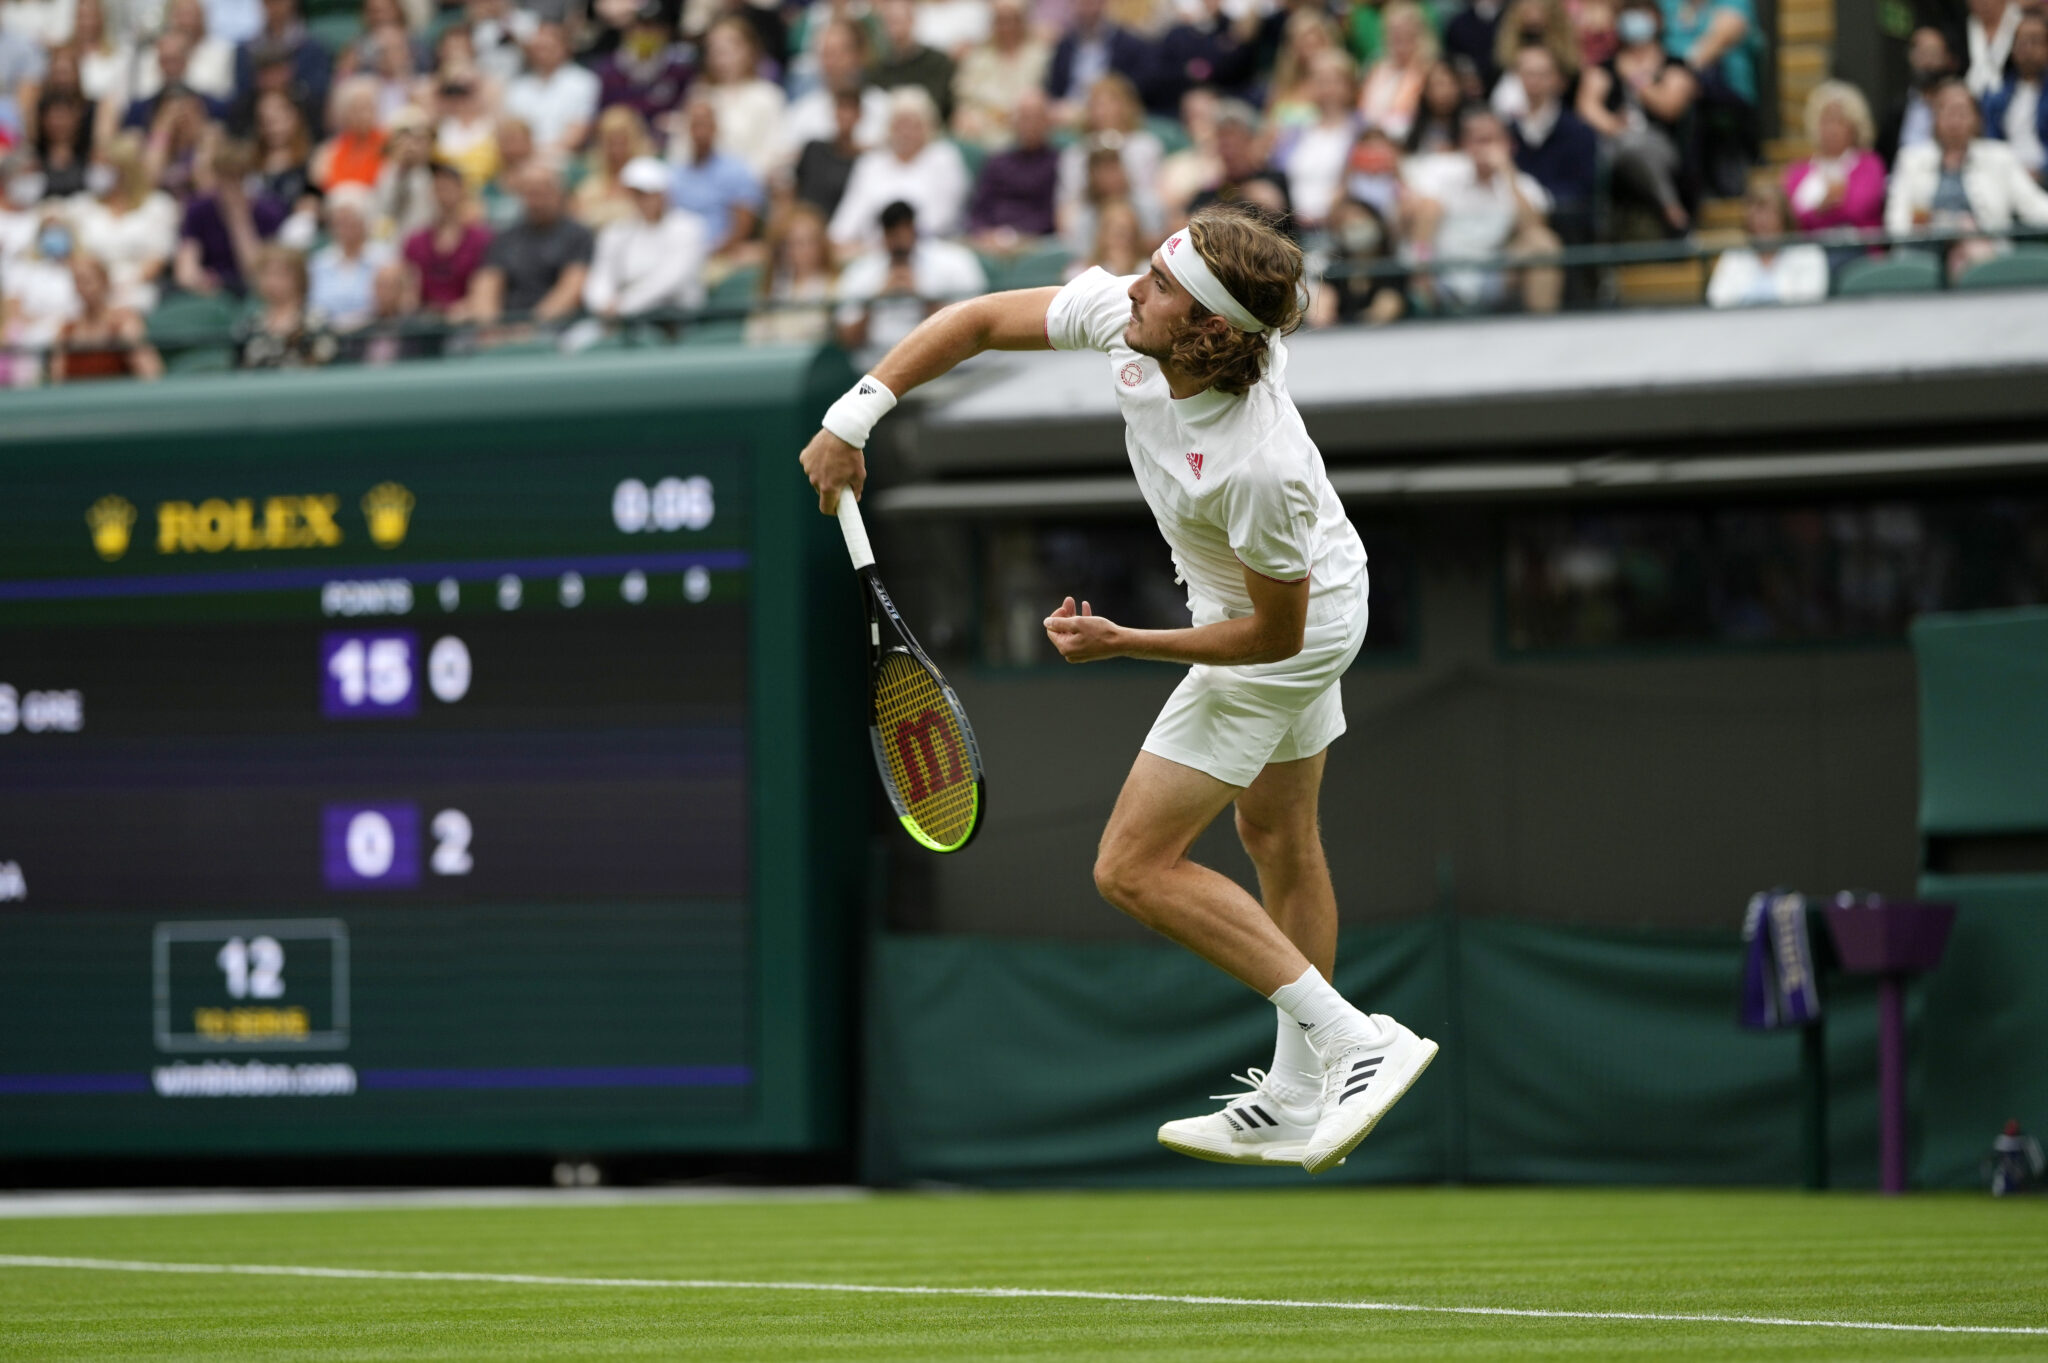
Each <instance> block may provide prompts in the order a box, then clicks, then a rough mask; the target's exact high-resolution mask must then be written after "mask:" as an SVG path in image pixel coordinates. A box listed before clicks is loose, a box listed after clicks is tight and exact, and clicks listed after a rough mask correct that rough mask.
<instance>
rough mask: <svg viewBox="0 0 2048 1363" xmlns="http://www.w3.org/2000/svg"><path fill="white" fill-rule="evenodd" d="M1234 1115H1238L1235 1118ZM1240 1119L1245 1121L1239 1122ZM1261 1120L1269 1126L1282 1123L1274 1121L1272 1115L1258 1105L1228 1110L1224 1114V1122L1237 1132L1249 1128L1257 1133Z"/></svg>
mask: <svg viewBox="0 0 2048 1363" xmlns="http://www.w3.org/2000/svg"><path fill="white" fill-rule="evenodd" d="M1233 1113H1234V1114H1236V1115H1235V1116H1233V1115H1232V1114H1233ZM1239 1118H1243V1120H1242V1121H1240V1120H1238V1119H1239ZM1261 1119H1264V1121H1265V1123H1266V1125H1267V1126H1278V1125H1280V1123H1278V1122H1276V1121H1274V1120H1273V1114H1272V1113H1270V1112H1268V1111H1266V1109H1264V1108H1262V1107H1260V1106H1259V1105H1258V1104H1257V1103H1253V1104H1251V1105H1250V1106H1249V1107H1233V1108H1228V1109H1226V1110H1225V1111H1224V1113H1223V1120H1224V1121H1226V1122H1229V1123H1230V1125H1231V1127H1232V1128H1233V1129H1234V1130H1237V1131H1243V1130H1245V1129H1247V1128H1249V1129H1251V1130H1253V1131H1257V1130H1258V1129H1259V1122H1260V1120H1261Z"/></svg>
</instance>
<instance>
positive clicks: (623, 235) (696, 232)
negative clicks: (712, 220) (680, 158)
mask: <svg viewBox="0 0 2048 1363" xmlns="http://www.w3.org/2000/svg"><path fill="white" fill-rule="evenodd" d="M619 183H620V184H622V185H624V186H625V188H626V190H627V192H628V193H630V194H631V195H632V196H633V207H634V213H633V216H632V217H630V218H623V219H620V220H619V221H617V222H614V223H612V224H611V225H609V226H608V227H606V228H605V229H604V230H603V231H601V232H599V233H598V234H597V245H596V249H595V254H594V257H593V259H592V260H591V264H590V274H589V277H588V278H587V279H586V280H585V281H584V284H583V306H584V307H585V308H586V309H588V310H589V312H590V313H591V315H592V316H594V317H597V318H600V319H602V320H603V321H607V322H616V321H619V320H622V319H626V318H633V317H640V316H644V315H645V314H647V313H650V312H658V311H662V310H665V309H671V308H693V307H696V306H698V305H699V304H701V303H702V302H703V301H704V288H703V272H704V258H705V248H706V246H707V245H708V244H709V243H707V242H706V241H705V239H704V236H705V233H704V220H703V219H702V218H700V217H698V216H697V215H696V214H695V213H691V212H688V211H687V210H685V209H681V208H671V207H669V204H668V167H667V166H666V165H664V164H662V163H661V162H660V161H657V160H655V159H654V158H653V157H652V156H642V157H639V158H637V159H635V160H633V161H631V162H629V163H628V164H627V166H626V169H625V171H624V172H623V173H622V174H621V175H620V176H619Z"/></svg>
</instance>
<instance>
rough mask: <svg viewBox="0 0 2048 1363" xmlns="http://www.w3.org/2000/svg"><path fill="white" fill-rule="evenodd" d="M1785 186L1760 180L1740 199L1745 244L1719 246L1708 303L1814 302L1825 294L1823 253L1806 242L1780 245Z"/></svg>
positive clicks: (1785, 219)
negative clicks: (1731, 247) (1729, 247)
mask: <svg viewBox="0 0 2048 1363" xmlns="http://www.w3.org/2000/svg"><path fill="white" fill-rule="evenodd" d="M1791 214H1792V210H1791V205H1790V204H1789V203H1787V202H1786V199H1785V191H1783V190H1782V189H1779V188H1778V187H1777V186H1776V185H1774V184H1760V185H1757V186H1756V187H1755V188H1753V189H1751V190H1750V191H1749V195H1748V198H1747V199H1746V200H1745V201H1744V204H1743V226H1744V228H1745V230H1747V232H1748V233H1749V241H1750V244H1749V245H1748V246H1747V247H1745V248H1740V249H1737V250H1733V251H1723V252H1722V253H1721V258H1720V259H1719V260H1718V261H1716V262H1715V263H1714V274H1713V278H1711V279H1709V280H1708V281H1707V304H1708V306H1710V307H1716V308H1742V307H1756V306H1759V305H1766V304H1778V303H1818V302H1820V301H1822V300H1823V299H1825V298H1826V297H1827V296H1828V258H1827V252H1825V251H1824V250H1822V249H1821V248H1820V247H1818V246H1815V245H1813V244H1812V243H1810V242H1795V243H1793V244H1791V245H1787V244H1785V243H1784V242H1783V241H1782V240H1781V238H1783V237H1785V236H1787V235H1788V234H1789V233H1790V232H1791V230H1792V215H1791Z"/></svg>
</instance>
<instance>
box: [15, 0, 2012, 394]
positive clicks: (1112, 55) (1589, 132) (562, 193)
mask: <svg viewBox="0 0 2048 1363" xmlns="http://www.w3.org/2000/svg"><path fill="white" fill-rule="evenodd" d="M301 3H302V0H0V383H11V384H25V383H32V382H38V381H44V380H47V381H55V382H68V381H73V380H76V379H79V378H84V377H106V376H114V375H133V376H137V377H152V376H154V375H156V374H158V373H161V372H162V371H163V369H164V368H165V366H166V363H167V360H168V362H171V363H175V361H176V358H177V357H176V354H175V353H172V354H169V355H168V356H160V355H159V354H158V353H157V351H156V350H155V349H153V348H152V347H151V345H150V343H149V337H150V336H151V335H152V334H158V332H159V328H160V327H161V326H162V324H163V322H164V319H165V317H166V316H167V315H168V314H167V313H166V311H165V310H167V309H168V310H172V311H175V310H178V309H180V308H183V309H187V310H190V309H191V308H193V307H194V306H195V305H196V304H198V303H204V304H205V305H206V306H207V307H208V308H209V309H211V311H209V312H208V314H207V315H209V316H219V317H225V318H227V319H230V321H231V325H232V328H233V331H232V335H233V363H235V364H237V365H239V366H242V367H248V368H271V367H296V366H306V365H315V364H324V363H330V362H337V361H354V362H365V363H379V362H386V361H389V360H393V359H398V358H404V357H407V356H410V355H415V354H427V353H441V352H445V351H449V350H454V349H465V348H468V349H474V348H488V347H492V346H514V345H522V344H523V345H535V344H546V345H556V346H561V347H564V348H574V347H578V346H587V345H590V344H594V343H598V342H600V341H602V340H603V339H604V338H605V337H607V336H615V335H619V334H621V333H622V332H631V331H632V330H633V329H635V328H638V329H641V330H648V329H653V330H658V331H661V332H662V334H665V335H676V334H687V333H688V330H689V328H690V327H691V326H692V325H702V324H701V323H692V322H691V321H690V320H689V317H688V314H689V311H690V310H691V309H696V308H700V307H702V306H703V305H704V304H705V303H706V300H707V299H710V300H712V301H713V303H714V312H716V311H717V308H718V306H719V305H720V304H721V303H722V305H723V306H724V307H725V308H726V310H727V311H728V312H729V313H730V315H731V316H732V318H733V319H734V322H733V326H732V330H731V333H730V334H731V335H732V336H733V337H734V339H737V338H738V336H739V334H740V333H741V330H742V324H741V322H740V320H739V319H742V318H744V322H743V331H744V335H745V337H746V338H748V339H752V340H759V341H815V340H822V339H827V338H837V339H839V340H841V341H842V342H844V343H846V344H849V345H856V346H858V345H881V344H886V343H888V342H890V341H892V340H894V339H895V338H897V337H898V336H900V335H902V334H903V333H904V332H905V331H907V330H908V329H909V328H910V327H911V326H914V325H915V324H916V322H917V320H918V319H919V318H920V317H922V316H923V315H925V313H926V312H927V311H929V310H930V309H931V308H932V307H933V306H936V304H937V302H938V301H940V300H944V299H947V298H951V297H958V296H961V295H965V294H971V293H974V292H978V291H981V290H984V289H986V288H989V287H992V286H1000V285H1001V284H1003V283H1017V282H1056V281H1057V280H1058V279H1060V278H1062V277H1071V275H1073V274H1074V273H1078V272H1079V271H1081V270H1084V269H1087V268H1090V267H1092V266H1094V265H1101V266H1103V267H1105V268H1107V269H1111V270H1114V271H1132V270H1135V269H1138V268H1141V267H1142V264H1143V262H1144V260H1145V259H1146V258H1147V256H1148V255H1149V253H1150V252H1151V250H1152V249H1153V248H1154V246H1155V245H1156V244H1157V243H1158V242H1159V241H1160V240H1161V239H1162V238H1163V236H1164V235H1165V234H1166V233H1168V232H1170V231H1171V230H1173V229H1174V228H1175V227H1176V226H1178V225H1179V224H1180V223H1181V222H1183V221H1184V220H1185V219H1186V217H1187V215H1188V214H1189V213H1190V212H1192V211H1193V210H1195V209H1196V208H1198V207H1200V206H1201V205H1203V204H1205V203H1207V202H1211V201H1214V200H1217V199H1242V200H1249V201H1252V202H1255V203H1257V204H1260V205H1262V206H1264V207H1266V208H1268V209H1270V210H1272V211H1273V212H1275V213H1277V214H1281V215H1284V219H1285V222H1286V223H1287V225H1288V228H1289V230H1290V231H1291V232H1293V233H1294V234H1295V235H1296V236H1297V237H1298V238H1299V239H1300V240H1301V242H1302V243H1303V245H1304V246H1305V247H1306V248H1307V249H1308V250H1309V251H1310V253H1311V258H1312V260H1313V261H1314V263H1315V268H1316V269H1317V271H1318V272H1319V273H1320V274H1321V275H1322V276H1323V278H1324V281H1325V283H1324V286H1323V287H1322V288H1320V289H1319V290H1318V292H1317V295H1316V298H1315V300H1314V306H1313V307H1312V309H1311V314H1310V317H1311V322H1312V324H1314V325H1319V326H1320V325H1332V324H1338V323H1368V324H1378V323H1385V322H1389V321H1393V320H1395V319H1397V318H1400V317H1402V316H1405V315H1408V314H1409V313H1411V312H1414V311H1418V310H1427V311H1481V310H1493V309H1521V310H1528V311H1537V312H1541V311H1548V310H1552V309H1555V308H1557V307H1559V306H1560V305H1561V304H1562V302H1563V301H1564V300H1565V298H1566V296H1567V294H1568V293H1569V291H1570V289H1571V288H1572V275H1571V272H1568V271H1566V270H1563V269H1560V268H1559V266H1558V263H1557V260H1556V256H1557V253H1558V252H1559V251H1560V249H1561V248H1564V247H1569V246H1573V245H1578V244H1584V243H1590V242H1595V241H1604V240H1615V239H1627V238H1634V237H1643V238H1651V239H1655V238H1660V237H1676V236H1683V235H1685V234H1687V233H1689V232H1691V231H1692V230H1693V229H1694V227H1695V225H1696V223H1697V220H1698V215H1699V211H1700V205H1701V202H1702V200H1703V198H1704V197H1705V196H1708V195H1733V194H1739V193H1743V192H1744V191H1745V190H1748V191H1749V193H1750V200H1749V212H1748V226H1749V229H1750V231H1751V232H1752V234H1753V235H1755V236H1756V237H1758V238H1759V243H1758V246H1757V248H1756V249H1754V250H1750V251H1744V252H1729V253H1727V254H1726V255H1725V256H1724V257H1723V261H1722V264H1721V267H1720V269H1719V270H1718V271H1717V273H1716V276H1715V279H1714V283H1713V289H1712V301H1714V302H1717V303H1749V302H1763V301H1790V300H1794V299H1798V298H1804V297H1810V296H1814V295H1815V294H1816V292H1817V291H1818V292H1824V291H1825V290H1826V288H1827V281H1828V274H1829V269H1830V267H1831V264H1834V263H1838V262H1839V260H1840V259H1841V258H1842V257H1843V254H1844V253H1845V252H1847V253H1853V252H1855V251H1857V250H1861V249H1865V248H1863V247H1861V246H1859V245H1856V244H1850V243H1845V242H1844V240H1843V239H1841V238H1830V237H1829V236H1828V234H1829V233H1831V232H1839V231H1841V230H1842V229H1872V228H1889V229H1891V230H1893V231H1895V232H1897V231H1912V230H1914V229H1918V228H1925V227H1930V226H1932V227H1961V228H1971V229H1982V230H1985V231H1990V232H1996V231H1999V230H2001V229H2004V228H2007V227H2009V226H2012V225H2014V224H2043V223H2048V192H2044V190H2043V188H2042V185H2041V177H2042V174H2043V163H2044V144H2048V100H2044V99H2043V98H2042V90H2041V82H2042V79H2043V73H2044V71H2048V15H2044V13H2043V11H2042V10H2041V9H2038V8H2034V9H2028V8H2025V7H2023V6H2022V4H2021V3H2019V0H1970V14H1969V18H1968V21H1967V23H1966V24H1965V25H1964V26H1963V27H1962V28H1961V29H1959V30H1957V31H1956V32H1954V33H1945V32H1944V31H1942V30H1940V29H1936V28H1928V29H1923V30H1921V31H1919V32H1917V33H1915V34H1914V37H1913V41H1912V44H1911V50H1910V57H1909V60H1910V63H1911V69H1912V74H1913V83H1912V91H1911V93H1910V94H1909V95H1908V97H1907V98H1906V100H1905V101H1904V102H1903V104H1902V105H1901V106H1900V107H1898V108H1896V109H1893V110H1888V111H1887V114H1886V117H1885V119H1884V121H1883V123H1882V124H1881V125H1880V124H1879V122H1878V120H1877V119H1876V118H1875V117H1874V116H1873V113H1872V111H1871V110H1870V108H1869V107H1868V105H1867V103H1866V101H1865V100H1864V98H1863V96H1862V95H1861V94H1859V93H1858V91H1857V90H1855V89H1854V88H1853V87H1850V86H1847V85H1844V84H1840V83H1837V82H1830V83H1828V84H1826V85H1823V86H1822V87H1821V88H1820V89H1819V90H1817V91H1815V93H1814V95H1813V98H1812V100H1811V101H1810V102H1809V104H1808V108H1807V128H1806V130H1805V131H1806V134H1807V136H1808V138H1809V139H1810V142H1811V146H1812V155H1811V157H1810V158H1809V159H1807V160H1804V161H1801V162H1800V163H1799V164H1797V165H1794V166H1792V167H1790V168H1789V170H1788V172H1787V173H1786V175H1785V177H1784V180H1783V183H1782V185H1781V186H1780V185H1776V184H1773V185H1768V186H1762V187H1757V186H1755V185H1753V184H1752V175H1751V167H1752V166H1753V165H1754V163H1755V161H1756V159H1757V156H1758V147H1759V135H1758V129H1759V120H1758V115H1757V107H1756V106H1757V99H1758V91H1759V85H1758V75H1759V69H1760V65H1761V63H1762V61H1763V59H1764V55H1765V47H1764V40H1763V34H1762V33H1761V32H1760V30H1759V27H1758V23H1757V17H1756V14H1755V12H1754V9H1753V7H1752V0H1443V2H1441V3H1435V4H1432V5H1429V6H1425V5H1422V4H1418V3H1415V0H810V3H807V4H806V3H802V0H790V2H789V3H785V4H782V5H779V6H778V5H775V4H773V3H766V4H763V3H758V2H757V0H460V2H459V3H452V4H451V3H440V2H439V0H360V8H359V10H356V11H354V12H348V13H344V12H339V11H331V10H324V11H322V12H319V13H316V14H315V15H313V16H311V17H310V19H309V16H308V15H307V14H305V13H303V12H302V10H301ZM1800 235H1811V236H1813V237H1814V241H1813V243H1796V244H1781V243H1780V241H1779V239H1780V238H1789V237H1796V236H1800ZM1997 249H2000V248H1999V246H1998V245H1997V244H1995V243H1989V242H1986V243H1979V244H1973V245H1970V246H1968V247H1967V248H1958V249H1957V250H1956V251H1955V253H1954V254H1955V255H1956V257H1957V259H1958V260H1959V261H1961V260H1964V259H1965V258H1968V257H1972V256H1973V254H1982V253H1984V252H1989V251H1994V250H1997ZM1425 264H1426V265H1427V268H1417V267H1418V266H1419V265H1425Z"/></svg>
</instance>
